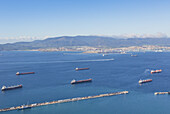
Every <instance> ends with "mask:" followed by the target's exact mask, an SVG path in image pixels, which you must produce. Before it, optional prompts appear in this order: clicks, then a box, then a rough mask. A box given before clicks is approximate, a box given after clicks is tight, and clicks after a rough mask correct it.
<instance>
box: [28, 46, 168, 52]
mask: <svg viewBox="0 0 170 114" xmlns="http://www.w3.org/2000/svg"><path fill="white" fill-rule="evenodd" d="M27 51H43V52H52V51H81V52H82V53H121V54H124V53H126V52H167V51H170V47H163V46H154V45H143V46H130V47H121V48H103V47H101V48H100V47H98V48H97V47H88V46H72V47H59V48H47V49H32V50H27Z"/></svg>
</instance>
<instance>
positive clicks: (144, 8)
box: [0, 0, 170, 44]
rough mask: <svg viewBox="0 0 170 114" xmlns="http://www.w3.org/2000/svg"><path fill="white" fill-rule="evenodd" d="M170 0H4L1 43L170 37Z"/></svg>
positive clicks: (0, 28) (2, 3) (0, 20)
mask: <svg viewBox="0 0 170 114" xmlns="http://www.w3.org/2000/svg"><path fill="white" fill-rule="evenodd" d="M169 4H170V1H169V0H164V1H161V0H142V1H139V0H128V1H127V0H93V1H90V0H85V1H83V0H70V1H68V0H62V1H61V0H50V1H49V0H24V1H23V0H15V1H11V0H5V1H0V16H1V18H0V25H1V27H0V43H1V44H2V43H13V42H18V41H33V40H37V39H38V40H42V39H45V38H48V37H58V36H76V35H101V36H124V37H131V36H135V37H142V38H145V37H148V36H149V37H156V38H158V37H161V38H162V37H169V36H170V31H169V26H170V22H169V20H170V14H169V11H170V7H169Z"/></svg>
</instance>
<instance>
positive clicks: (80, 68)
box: [75, 68, 89, 71]
mask: <svg viewBox="0 0 170 114" xmlns="http://www.w3.org/2000/svg"><path fill="white" fill-rule="evenodd" d="M75 70H76V71H78V70H89V68H76V69H75Z"/></svg>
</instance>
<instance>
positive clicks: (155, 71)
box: [151, 69, 162, 74]
mask: <svg viewBox="0 0 170 114" xmlns="http://www.w3.org/2000/svg"><path fill="white" fill-rule="evenodd" d="M160 72H162V70H161V69H160V70H151V74H153V73H160Z"/></svg>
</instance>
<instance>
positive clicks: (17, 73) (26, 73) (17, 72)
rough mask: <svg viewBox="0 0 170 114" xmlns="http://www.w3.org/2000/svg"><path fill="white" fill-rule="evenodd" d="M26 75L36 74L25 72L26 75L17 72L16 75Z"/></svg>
mask: <svg viewBox="0 0 170 114" xmlns="http://www.w3.org/2000/svg"><path fill="white" fill-rule="evenodd" d="M24 74H35V72H24V73H20V72H17V73H16V75H24Z"/></svg>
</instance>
